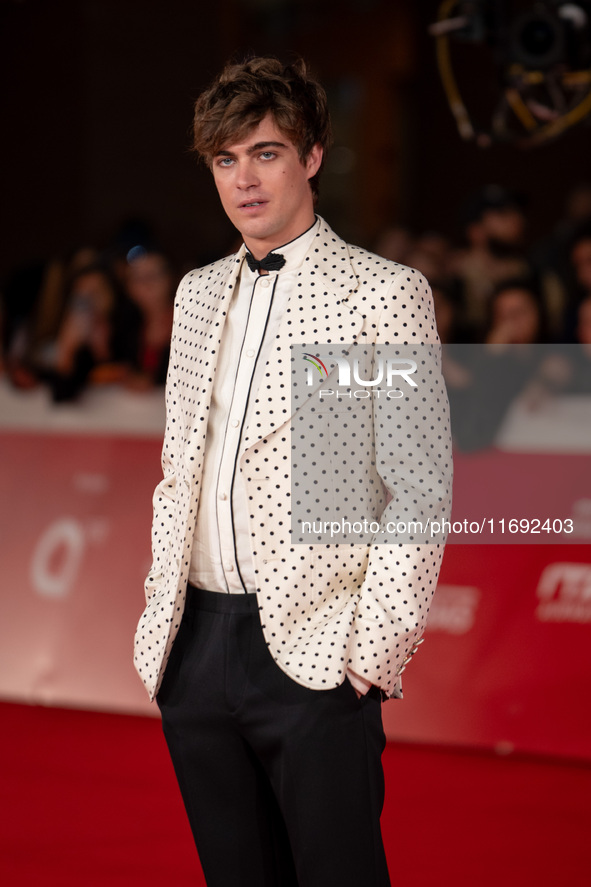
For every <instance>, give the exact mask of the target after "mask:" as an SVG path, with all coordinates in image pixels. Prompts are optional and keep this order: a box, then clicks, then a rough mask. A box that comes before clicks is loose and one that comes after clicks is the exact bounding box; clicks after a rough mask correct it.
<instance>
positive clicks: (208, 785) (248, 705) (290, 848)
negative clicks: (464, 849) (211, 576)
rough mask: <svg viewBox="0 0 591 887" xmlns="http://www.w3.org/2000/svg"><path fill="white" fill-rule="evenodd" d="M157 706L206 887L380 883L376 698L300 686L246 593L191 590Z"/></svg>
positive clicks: (380, 745)
mask: <svg viewBox="0 0 591 887" xmlns="http://www.w3.org/2000/svg"><path fill="white" fill-rule="evenodd" d="M157 698H158V705H159V707H160V710H161V713H162V722H163V727H164V733H165V737H166V741H167V743H168V747H169V750H170V754H171V757H172V761H173V764H174V768H175V771H176V775H177V778H178V782H179V785H180V788H181V792H182V795H183V800H184V803H185V807H186V809H187V814H188V816H189V821H190V824H191V828H192V831H193V836H194V838H195V843H196V845H197V850H198V853H199V857H200V860H201V864H202V867H203V871H204V874H205V878H206V881H207V884H208V887H389V884H390V880H389V877H388V869H387V865H386V858H385V854H384V847H383V843H382V836H381V831H380V814H381V810H382V805H383V799H384V777H383V771H382V765H381V754H382V751H383V749H384V745H385V736H384V731H383V727H382V718H381V701H380V696H379V692H378V691H377V690H376V689H375V688H374V689H372V690H370V692H369V693H368V694H367V695H366V696H364V697H362V698H361V699H358V698H357V694H356V693H355V690H354V689H353V687H352V685H351V684H350V683H349V681H347V680H346V681H345V682H344V683H343V684H341V686H340V687H337V688H336V689H331V690H320V691H319V690H311V689H308V688H307V687H303V686H301V685H300V684H298V683H296V682H295V681H293V680H291V679H290V678H289V677H288V676H287V675H285V674H284V672H283V671H282V670H281V669H280V668H279V666H278V665H277V664H276V663H275V662H274V661H273V659H272V657H271V654H270V653H269V650H268V648H267V645H266V643H265V641H264V638H263V633H262V629H261V625H260V619H259V614H258V609H257V603H256V596H255V595H250V594H249V595H246V594H245V595H240V594H218V593H216V592H208V591H201V590H197V589H192V588H189V594H188V596H187V605H186V609H185V613H184V616H183V620H182V623H181V627H180V629H179V634H178V636H177V638H176V640H175V643H174V647H173V650H172V655H171V658H170V661H169V663H168V666H167V668H166V672H165V675H164V680H163V683H162V687H161V689H160V692H159V694H158V697H157Z"/></svg>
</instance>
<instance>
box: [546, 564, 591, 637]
mask: <svg viewBox="0 0 591 887" xmlns="http://www.w3.org/2000/svg"><path fill="white" fill-rule="evenodd" d="M537 596H538V600H539V603H538V606H537V609H536V616H537V617H538V619H539V620H540V621H541V622H579V623H584V622H591V564H569V563H557V564H550V565H549V566H547V567H546V569H545V570H544V572H543V573H542V575H541V576H540V581H539V582H538V588H537Z"/></svg>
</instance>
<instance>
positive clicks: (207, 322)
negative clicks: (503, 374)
mask: <svg viewBox="0 0 591 887" xmlns="http://www.w3.org/2000/svg"><path fill="white" fill-rule="evenodd" d="M329 140H330V123H329V117H328V111H327V105H326V96H325V93H324V91H323V90H322V88H321V87H320V85H319V84H318V83H316V82H315V81H314V80H312V79H310V77H309V76H308V74H307V72H306V68H305V65H304V64H303V63H302V62H299V63H297V64H294V65H292V66H287V67H284V66H283V65H282V64H281V63H280V62H278V61H277V60H275V59H257V58H255V59H252V60H251V61H248V62H246V63H245V64H243V65H234V66H229V67H227V68H226V69H225V70H224V71H223V73H222V74H221V75H220V77H219V78H218V79H217V80H216V81H215V82H214V83H213V85H212V86H211V87H210V89H208V90H207V91H206V92H205V93H204V94H203V95H202V96H201V97H200V98H199V99H198V101H197V105H196V113H195V147H196V148H197V150H198V151H199V152H200V154H201V155H202V156H203V157H204V158H205V159H206V161H207V163H208V164H209V166H210V168H211V170H212V172H213V176H214V180H215V184H216V187H217V189H218V192H219V195H220V198H221V201H222V204H223V207H224V209H225V211H226V213H227V214H228V216H229V218H230V219H231V221H232V222H233V223H234V225H235V226H236V227H237V228H238V230H239V231H240V233H241V234H242V236H243V238H244V245H243V246H242V247H241V249H240V250H239V251H238V253H237V254H236V255H233V256H230V257H228V258H226V259H222V260H221V261H219V262H215V263H214V264H212V265H210V266H208V267H206V268H202V269H198V270H196V271H193V272H191V273H190V274H188V275H187V276H186V277H185V278H184V280H183V281H182V282H181V285H180V287H179V292H178V296H177V301H176V307H175V321H174V331H173V336H172V351H171V359H170V368H169V377H168V383H167V427H166V434H165V441H164V450H163V470H164V479H163V480H162V482H161V483H160V484H159V485H158V487H157V489H156V492H155V496H154V522H153V534H152V542H153V553H154V562H153V567H152V570H151V571H150V574H149V576H148V579H147V583H146V595H147V607H146V610H145V612H144V615H143V616H142V619H141V621H140V624H139V627H138V632H137V636H136V665H137V668H138V671H139V673H140V675H141V677H142V679H143V680H144V682H145V684H146V687H147V689H148V691H149V693H150V695H151V697H152V698H154V697H155V696H157V701H158V704H159V706H160V709H161V712H162V719H163V725H164V731H165V735H166V739H167V742H168V745H169V749H170V752H171V756H172V760H173V763H174V766H175V770H176V773H177V776H178V780H179V784H180V787H181V791H182V794H183V799H184V802H185V805H186V808H187V812H188V816H189V819H190V822H191V827H192V830H193V834H194V837H195V842H196V845H197V848H198V851H199V855H200V858H201V863H202V866H203V869H204V872H205V876H206V879H207V883H208V885H210V887H235V885H249V887H279V885H299V887H327V885H338V887H384V885H388V884H389V883H390V882H389V878H388V871H387V866H386V860H385V854H384V849H383V844H382V837H381V833H380V824H379V818H380V812H381V809H382V803H383V773H382V768H381V763H380V757H381V753H382V751H383V748H384V742H385V738H384V733H383V729H382V722H381V703H382V698H386V697H389V696H400V673H401V671H402V670H403V668H404V665H405V663H406V662H407V660H408V659H409V657H410V655H411V654H412V653H413V652H414V650H415V648H416V646H417V644H418V643H419V640H420V635H421V633H422V631H423V628H424V623H425V618H426V613H427V609H428V606H429V602H430V599H431V596H432V594H433V591H434V589H435V585H436V581H437V575H438V571H439V564H440V561H441V555H442V545H436V544H435V545H426V544H391V545H383V544H371V545H370V544H369V543H368V544H365V543H356V544H348V543H347V544H337V543H333V544H330V543H328V544H310V545H307V544H298V542H297V541H296V542H294V541H292V538H291V532H290V531H291V509H290V497H291V456H292V453H291V435H290V427H291V424H292V422H293V421H294V418H295V417H294V416H292V405H291V398H290V382H291V365H290V346H291V345H293V344H304V343H307V345H313V344H314V343H318V344H319V345H320V344H322V345H325V344H326V343H329V344H330V343H345V346H346V347H349V345H348V343H361V344H367V345H373V344H375V343H378V342H381V343H387V342H388V341H389V340H394V341H400V342H412V343H421V342H425V343H437V341H438V340H437V333H436V330H435V325H434V320H433V311H432V303H431V297H430V292H429V288H428V286H427V284H426V282H425V280H424V279H423V278H422V277H421V276H420V275H419V274H418V273H417V272H416V271H413V270H411V269H409V268H405V267H403V266H399V265H396V264H394V263H393V262H388V261H385V260H382V259H380V258H378V257H377V256H373V255H370V254H368V253H366V252H364V251H363V250H361V249H359V248H357V247H352V246H349V245H347V244H346V243H344V241H342V240H341V239H340V238H339V237H338V236H337V235H336V234H334V232H332V231H331V229H330V228H329V227H328V225H327V224H326V223H325V222H324V221H323V220H322V219H321V218H319V217H317V216H315V214H314V203H315V197H316V194H317V188H318V174H319V172H320V170H321V167H322V162H323V159H324V152H325V150H326V148H327V147H328V143H329ZM430 386H431V387H430V389H429V392H428V393H427V394H425V393H423V394H422V395H421V406H420V407H416V408H415V409H413V411H412V415H409V416H407V417H406V421H407V424H408V428H405V430H404V435H403V437H404V440H405V445H404V449H405V450H409V449H410V452H409V453H408V454H407V455H405V454H403V452H402V451H401V452H397V454H396V457H395V459H393V458H392V459H390V460H388V459H385V460H382V462H383V464H384V465H386V463H388V467H387V469H386V468H385V469H384V471H383V472H382V473H383V474H384V475H388V477H386V476H385V477H384V478H383V479H382V481H380V489H381V488H382V485H383V486H385V487H388V489H389V491H390V494H391V495H392V496H393V497H394V499H396V495H397V494H396V483H395V482H392V480H391V477H390V475H391V474H392V470H391V469H392V464H393V461H395V462H396V464H397V466H398V468H397V471H398V477H399V479H400V478H402V479H403V481H404V485H405V486H406V487H408V489H409V490H411V489H412V490H414V491H416V492H415V493H414V494H413V495H414V496H415V498H421V497H422V498H423V499H425V500H428V501H429V502H436V503H438V504H437V508H438V509H439V511H438V512H437V513H441V509H443V512H445V510H446V508H447V504H448V501H449V467H448V466H449V463H450V442H449V431H448V425H447V414H446V397H445V391H444V389H443V386H442V384H441V379H440V377H439V375H437V378H433V379H432V380H431V382H430ZM410 440H412V444H411V443H410V442H409V441H410ZM372 470H373V471H374V473H375V470H376V466H375V464H373V466H372V467H370V468H369V469H368V471H372ZM376 478H377V475H376ZM371 483H372V484H374V479H373V477H372V481H371ZM372 489H375V486H374V487H372ZM406 492H407V491H406ZM380 501H382V500H380ZM383 501H385V497H384V499H383Z"/></svg>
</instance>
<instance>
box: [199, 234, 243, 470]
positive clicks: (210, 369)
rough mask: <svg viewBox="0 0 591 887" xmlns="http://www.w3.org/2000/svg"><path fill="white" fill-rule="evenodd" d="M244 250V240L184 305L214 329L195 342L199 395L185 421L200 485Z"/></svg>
mask: <svg viewBox="0 0 591 887" xmlns="http://www.w3.org/2000/svg"><path fill="white" fill-rule="evenodd" d="M244 253H245V247H244V244H243V245H242V247H241V248H240V250H239V251H238V252H237V253H236V254H235V255H232V256H228V258H227V259H224V260H222V262H221V263H219V264H218V265H217V266H216V268H215V274H214V272H213V271H212V274H211V276H210V277H209V279H208V281H207V283H206V285H205V286H204V287H203V288H202V289H200V292H199V302H196V301H194V300H190V301H189V300H188V301H187V303H186V305H185V308H184V310H185V312H186V313H187V314H191V315H193V314H198V315H200V317H201V318H202V322H205V323H206V324H208V325H209V328H210V329H211V330H212V331H214V333H215V334H213V335H212V336H211V337H207V338H204V341H202V342H201V343H198V344H196V345H195V346H194V348H195V350H194V354H193V359H192V361H191V366H190V368H189V370H190V371H189V374H188V377H189V378H190V379H191V380H192V381H193V384H195V378H196V375H195V374H196V372H197V367H199V376H200V385H199V396H198V397H195V396H193V397H191V406H192V409H187V406H186V405H184V414H185V424H186V428H187V431H188V433H187V438H186V447H185V460H186V463H187V465H188V466H190V467H191V472H192V474H193V477H194V483H195V485H196V486H197V485H198V483H196V482H198V481H199V479H200V477H201V469H202V466H203V452H204V444H205V435H206V432H207V411H208V408H209V404H210V402H211V395H212V391H213V382H214V379H215V373H216V368H217V362H218V357H219V352H220V345H221V341H222V334H223V331H224V324H225V321H226V316H227V314H228V309H229V307H230V302H231V299H232V296H233V294H234V291H235V288H236V286H237V281H238V275H239V273H240V267H241V265H242V260H243V258H244Z"/></svg>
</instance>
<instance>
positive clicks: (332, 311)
mask: <svg viewBox="0 0 591 887" xmlns="http://www.w3.org/2000/svg"><path fill="white" fill-rule="evenodd" d="M358 283H359V282H358V280H357V276H356V274H355V271H354V269H353V266H352V263H351V258H350V256H349V250H348V248H347V244H346V243H345V241H344V240H341V238H340V237H337V235H336V234H335V233H334V232H333V231H332V230H331V229H330V228H329V226H328V225H327V224H326V222H324V220H323V219H321V220H320V226H319V230H318V234H317V235H316V238H315V239H314V241H313V242H312V246H311V248H310V250H309V252H308V254H307V256H306V258H305V260H304V262H303V264H302V269H301V271H300V273H299V275H298V279H297V283H296V286H295V288H294V292H293V293H292V295H291V296H290V298H289V302H288V305H287V309H286V311H285V314H284V315H283V318H282V320H281V324H280V327H279V331H278V333H277V336H276V338H275V342H274V346H273V349H272V351H271V354H270V356H269V359H268V361H267V365H266V371H267V373H268V375H267V376H266V378H265V386H264V388H263V389H261V390H260V391H259V392H258V394H257V398H256V402H255V410H254V412H253V414H256V415H257V422H256V425H252V426H251V425H249V426H248V427H247V428H246V429H245V433H244V436H243V439H242V447H241V449H242V450H243V451H244V450H245V449H247V448H248V447H250V446H252V445H253V444H255V443H257V442H258V441H259V440H262V438H264V437H266V436H267V435H268V434H269V433H270V432H271V431H274V430H275V429H277V428H278V427H280V426H281V425H283V424H284V423H285V422H288V421H289V420H290V419H291V416H292V414H293V413H294V412H295V404H292V402H291V381H292V346H304V345H307V346H312V345H325V344H333V343H334V344H337V345H339V346H340V347H339V353H340V354H343V355H344V354H346V353H347V351H348V348H347V347H346V346H350V345H351V344H353V343H354V342H355V341H356V339H357V337H358V335H359V333H360V332H361V329H362V327H363V317H362V315H361V314H359V313H358V312H357V311H355V310H352V309H351V308H349V306H348V305H347V298H348V296H349V295H350V294H351V293H352V292H354V291H355V290H356V289H357V287H358ZM297 357H298V359H300V355H299V354H298V356H297ZM320 385H326V379H319V380H318V381H317V382H316V384H314V386H313V387H310V388H308V389H307V392H306V393H309V394H310V395H312V394H314V392H315V391H316V390H317V389H318V388H319V387H320ZM299 405H300V404H298V406H299Z"/></svg>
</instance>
